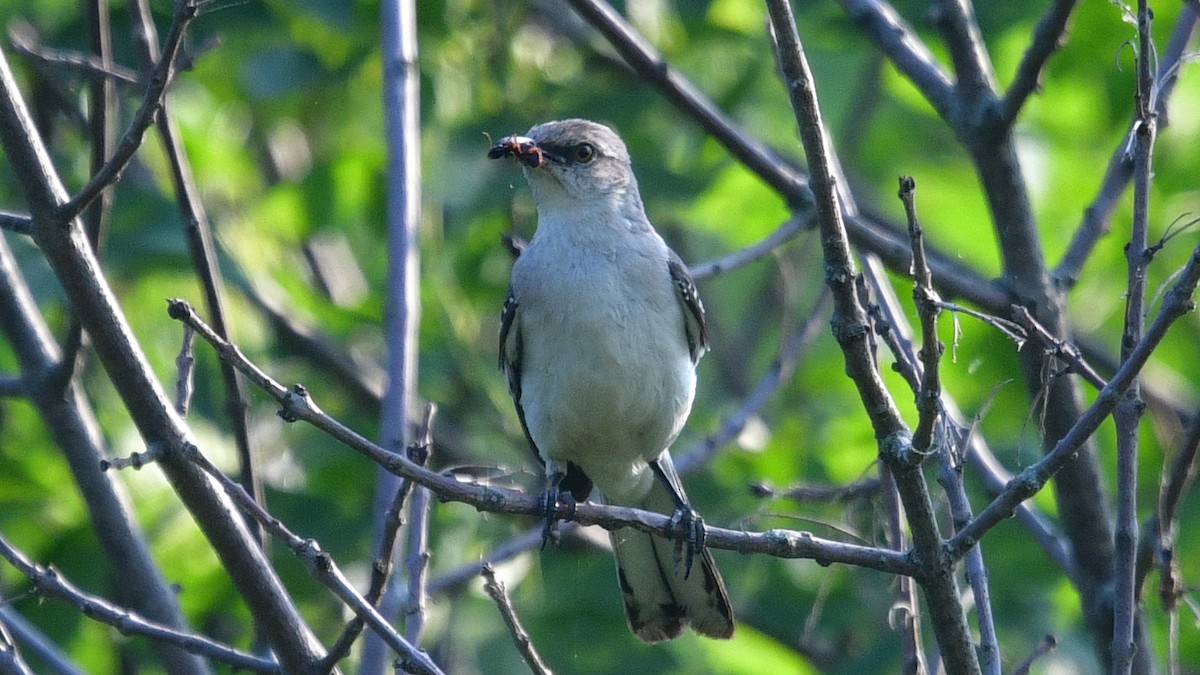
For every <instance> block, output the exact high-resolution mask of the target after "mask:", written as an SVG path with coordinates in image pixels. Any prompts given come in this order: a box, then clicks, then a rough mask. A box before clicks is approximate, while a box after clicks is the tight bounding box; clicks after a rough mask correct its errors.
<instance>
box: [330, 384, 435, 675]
mask: <svg viewBox="0 0 1200 675" xmlns="http://www.w3.org/2000/svg"><path fill="white" fill-rule="evenodd" d="M436 411H437V407H436V406H434V404H432V403H427V404H426V405H425V418H424V420H423V421H422V423H421V430H420V432H418V434H417V437H416V440H414V441H413V444H412V445H410V446H409V447H408V448H407V450H406V454H407V456H408V458H409V459H410V460H412V461H413V462H414V463H416V464H417V465H419V466H425V463H426V461H427V460H428V459H429V449H430V448H431V447H432V444H433V416H434V414H435V413H436ZM412 488H413V482H412V481H410V480H408V479H402V480H400V482H399V485H398V486H397V488H396V494H395V495H394V496H393V498H392V503H391V506H390V507H389V508H388V510H387V513H386V514H385V516H384V519H383V531H382V533H381V536H380V538H379V542H380V543H379V546H378V549H377V551H376V555H375V562H374V564H372V565H371V584H370V587H369V588H368V589H367V593H366V595H365V596H363V597H364V598H365V599H366V601H367V602H368V603H369V604H370V605H372V606H373V607H378V606H379V602H380V599H381V598H383V594H384V591H386V590H387V588H388V583H389V581H390V580H391V576H392V567H393V565H392V561H393V559H394V556H395V553H396V541H397V536H398V534H399V532H400V528H401V527H402V526H403V525H404V507H405V506H406V505H407V502H408V496H409V494H411V493H412ZM364 627H365V623H364V622H363V620H362V618H360V617H358V616H355V617H354V618H353V619H351V620H350V623H348V624H346V628H345V629H344V630H343V631H342V634H341V636H340V637H338V640H337V642H336V643H334V646H333V647H331V648H330V650H329V654H328V656H326V657H325V660H324V661H323V662H322V664H321V666H320V667H318V668H317V672H322V673H324V672H329V671H330V670H332V669H333V668H334V667H335V666H336V665H337V663H338V662H339V661H341V660H342V659H344V658H346V656H347V655H348V654H349V653H350V648H351V647H352V646H353V645H354V641H355V640H357V639H358V636H359V635H360V634H361V633H362V631H363V628H364ZM413 643H414V644H416V641H413Z"/></svg>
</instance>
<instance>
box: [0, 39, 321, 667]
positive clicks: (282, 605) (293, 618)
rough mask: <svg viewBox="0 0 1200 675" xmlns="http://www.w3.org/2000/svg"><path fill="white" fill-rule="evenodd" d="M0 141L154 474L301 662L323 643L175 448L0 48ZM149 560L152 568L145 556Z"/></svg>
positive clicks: (173, 427)
mask: <svg viewBox="0 0 1200 675" xmlns="http://www.w3.org/2000/svg"><path fill="white" fill-rule="evenodd" d="M0 144H3V147H4V152H5V155H6V156H7V158H8V160H9V162H11V163H12V165H13V167H14V169H15V170H14V171H13V174H14V175H15V176H16V178H17V182H18V183H19V184H20V187H21V189H22V191H23V193H24V196H25V199H26V202H27V203H28V205H29V208H30V212H31V214H32V215H33V219H34V229H33V239H34V241H35V243H36V244H37V245H38V247H39V248H40V249H41V251H42V253H43V254H44V256H45V259H46V262H47V263H48V265H49V267H50V268H51V269H52V270H53V272H54V275H55V277H56V278H57V279H58V281H59V282H60V283H61V284H62V287H63V290H64V295H65V297H66V298H68V299H69V300H70V303H71V307H72V311H73V312H74V313H75V314H76V316H78V317H79V319H80V321H81V323H82V324H83V326H84V328H85V330H86V331H87V333H88V335H89V336H90V338H91V341H92V346H93V349H94V351H95V353H96V355H97V356H98V357H99V360H100V362H101V364H102V365H103V366H104V369H105V371H106V372H107V374H108V376H109V379H110V380H111V381H112V383H113V386H114V389H115V391H116V393H117V394H118V395H119V396H120V398H121V401H122V403H123V404H124V406H125V409H126V410H127V411H128V412H129V415H130V418H131V419H132V420H133V422H134V424H135V425H136V426H137V429H138V431H139V432H140V434H141V436H142V438H143V439H145V442H146V444H147V446H149V447H152V448H153V447H156V446H157V447H160V448H162V449H163V452H164V455H163V457H162V459H161V461H160V466H162V467H163V469H164V474H165V475H166V477H167V479H168V481H169V482H170V483H171V486H172V488H173V489H174V490H175V491H176V494H178V495H179V497H180V499H181V500H182V502H183V503H184V504H185V505H186V506H187V508H188V511H189V513H190V514H191V515H192V516H193V517H194V518H195V519H196V521H197V522H198V523H200V524H201V528H202V529H203V531H204V533H205V535H206V536H207V537H208V539H209V541H210V542H211V543H212V544H213V548H214V550H215V551H216V553H217V555H218V556H219V557H220V558H221V560H222V563H223V564H224V567H225V569H226V570H227V571H228V572H229V575H230V578H231V579H232V581H233V582H234V584H235V585H236V586H237V588H238V591H239V592H240V594H241V597H242V598H243V599H245V601H246V607H247V608H248V609H249V611H250V612H251V613H252V614H253V616H254V618H255V622H256V625H260V626H263V627H264V628H265V630H266V632H267V633H268V635H269V637H270V643H271V647H272V649H273V650H274V652H275V655H276V656H277V657H278V658H279V661H280V663H281V664H282V665H283V666H284V667H285V668H286V669H288V670H290V671H292V672H302V671H305V670H307V669H308V668H309V667H310V666H311V664H312V663H314V662H315V661H317V660H318V659H319V658H320V653H321V652H322V651H323V650H322V649H321V647H320V645H319V643H318V642H317V640H316V637H315V636H314V635H313V634H312V631H311V629H309V628H308V626H307V625H306V624H305V622H304V620H303V618H302V617H301V616H300V614H299V612H298V610H297V609H296V607H295V604H294V603H292V601H291V599H290V598H289V597H288V595H287V592H286V591H285V590H284V588H283V585H282V583H281V582H280V580H279V578H278V576H277V575H276V574H275V572H274V570H272V569H271V567H270V565H269V564H268V563H267V561H266V558H265V557H264V556H263V555H262V553H261V551H258V549H257V548H256V547H254V546H251V545H249V544H250V539H249V537H248V536H247V532H246V529H245V528H244V527H243V526H242V525H241V524H240V523H234V522H233V521H232V519H230V518H229V512H230V510H231V508H232V505H231V504H230V502H229V500H228V498H227V497H226V496H225V495H224V494H222V493H221V492H220V491H218V490H216V489H215V488H214V486H213V484H212V481H210V480H209V479H208V478H207V477H206V476H204V475H203V473H202V472H201V471H200V470H199V469H197V468H196V467H195V466H193V465H191V464H190V463H189V462H187V461H186V460H185V459H183V457H182V456H181V455H180V451H181V450H182V448H183V446H184V444H185V443H188V442H190V439H191V438H192V433H191V431H190V429H188V428H187V426H186V425H185V424H184V423H183V422H182V420H181V419H180V418H179V416H178V415H176V414H175V411H174V406H173V404H171V403H170V401H169V400H168V398H167V396H166V394H165V392H164V391H163V388H162V385H161V383H160V382H159V381H158V379H157V378H156V377H155V375H154V373H153V372H152V370H151V368H150V365H149V362H148V360H147V358H146V355H145V353H144V352H143V351H142V349H141V346H140V345H139V344H138V342H137V340H136V338H135V337H134V336H133V334H132V331H131V330H130V328H129V322H128V319H127V318H126V317H125V314H124V312H123V311H122V310H121V308H120V307H119V306H118V305H117V302H116V300H115V297H114V294H113V292H112V289H111V288H110V287H109V285H108V283H107V281H106V280H105V278H104V276H103V275H102V274H101V273H100V269H101V266H100V264H99V262H98V261H97V259H96V257H95V254H94V252H93V251H92V250H91V247H90V246H89V245H88V244H87V242H86V239H85V238H84V237H83V236H82V234H81V233H80V231H79V228H78V225H77V224H75V223H74V222H72V223H70V224H64V223H62V222H60V220H59V218H58V215H57V214H58V208H59V206H60V205H61V204H64V203H66V201H67V193H66V189H65V188H64V187H63V184H62V180H61V178H60V177H59V175H58V172H57V170H56V169H55V167H54V164H53V162H52V161H51V158H50V155H49V152H48V151H47V149H46V145H45V142H44V141H43V139H42V137H41V135H40V133H39V132H38V131H37V128H36V125H35V124H34V122H33V119H32V117H31V115H30V114H29V108H28V106H27V105H26V103H25V100H24V98H23V96H22V95H21V93H20V91H19V89H18V87H17V84H16V79H15V78H14V76H13V73H12V70H11V68H10V67H9V63H8V60H7V58H6V57H5V55H4V52H3V50H0ZM0 286H3V284H0ZM5 324H6V326H7V322H5ZM91 466H92V467H94V466H96V464H94V463H93V464H91ZM92 473H96V472H95V471H94V470H93V471H92ZM93 517H95V516H94V515H93ZM118 559H120V558H118ZM150 567H151V568H152V569H154V568H153V565H152V564H151V565H150ZM158 575H159V573H158V572H156V571H149V572H147V573H143V574H141V575H139V576H138V577H136V578H139V579H143V580H145V579H151V578H154V577H157V576H158ZM167 602H171V601H170V600H168V601H167ZM147 613H148V612H147Z"/></svg>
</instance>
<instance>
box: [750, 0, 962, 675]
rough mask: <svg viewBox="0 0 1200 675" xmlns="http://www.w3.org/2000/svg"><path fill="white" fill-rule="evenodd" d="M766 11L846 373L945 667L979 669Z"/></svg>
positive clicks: (788, 31)
mask: <svg viewBox="0 0 1200 675" xmlns="http://www.w3.org/2000/svg"><path fill="white" fill-rule="evenodd" d="M767 8H768V11H769V14H770V17H771V25H772V27H773V29H774V31H775V36H776V52H777V56H778V59H779V65H780V68H781V70H782V72H783V76H784V79H785V83H786V85H787V89H788V94H789V96H790V98H791V102H792V108H793V109H794V111H795V114H796V123H797V126H798V127H799V131H800V137H801V140H802V141H803V144H804V152H805V156H806V157H807V158H808V163H809V168H810V171H811V186H812V190H813V195H814V197H815V199H816V203H817V214H818V218H817V220H818V224H819V226H820V231H821V244H822V248H823V251H824V255H825V270H826V271H825V282H826V283H827V284H828V285H829V288H830V290H831V291H832V293H833V297H834V314H833V320H832V321H831V324H832V326H833V332H834V337H835V339H836V340H837V342H838V345H839V346H840V347H841V348H842V353H843V356H844V359H845V364H846V374H847V375H848V376H850V378H851V379H852V380H853V381H854V384H855V386H856V388H857V389H858V394H859V397H860V399H861V400H862V402H863V406H864V408H865V410H866V412H867V415H868V417H869V418H870V420H871V424H872V426H873V427H874V430H875V438H876V441H877V442H878V444H879V456H880V459H882V460H883V461H884V462H885V463H887V464H888V466H889V469H891V471H892V473H893V475H894V477H895V479H896V483H897V487H898V488H899V491H900V498H901V500H902V502H903V504H904V509H905V511H906V512H907V513H908V521H909V525H910V527H911V528H912V534H913V542H914V545H915V549H916V557H917V561H918V564H919V565H920V568H921V573H920V574H919V581H920V582H921V584H922V586H923V587H924V590H925V593H926V596H927V600H928V603H929V607H930V619H931V623H932V626H933V631H934V634H935V636H936V637H937V641H938V646H939V647H940V648H941V654H942V657H943V659H944V661H945V664H946V668H947V671H948V672H952V673H956V674H957V673H965V674H968V675H970V674H978V673H979V672H980V669H979V661H978V658H977V657H976V655H975V649H974V645H972V644H971V635H970V629H969V628H968V626H967V618H966V614H965V611H964V609H963V605H962V600H961V598H960V597H959V592H958V582H957V580H956V579H955V576H954V565H953V563H952V562H950V561H949V560H948V559H947V558H946V557H945V556H944V555H943V549H942V540H941V534H940V533H939V531H938V524H937V520H936V518H935V517H934V513H933V503H932V501H931V499H930V496H929V489H928V486H927V485H926V483H925V477H924V475H923V474H922V473H921V471H920V459H921V457H920V456H919V455H916V453H914V452H913V451H912V443H911V432H910V431H909V430H908V428H907V427H906V425H905V424H904V422H903V420H902V419H901V418H900V413H899V411H898V410H897V408H896V404H895V401H893V400H892V398H891V396H890V395H889V394H888V392H887V389H886V388H885V387H884V385H883V381H882V379H881V377H880V374H879V372H878V369H877V368H876V367H875V363H874V361H873V359H872V356H871V349H870V345H869V344H868V343H867V339H866V338H867V331H868V328H867V322H866V313H865V311H864V310H863V308H862V305H861V304H859V302H858V296H857V294H856V292H855V278H856V276H857V274H856V272H855V268H854V262H853V260H852V258H851V257H850V244H849V241H848V239H847V237H846V228H845V225H844V223H843V221H842V214H841V209H840V207H839V204H838V197H837V188H836V185H835V181H834V180H833V177H832V174H831V170H832V162H831V161H830V152H829V148H828V147H827V138H826V136H827V135H826V134H825V133H824V122H823V121H822V119H821V112H820V108H819V106H818V103H817V95H816V88H815V85H814V83H813V79H812V72H811V70H810V69H809V67H808V60H807V58H806V57H805V55H804V49H803V46H802V45H801V43H800V36H799V35H798V34H797V32H796V23H795V19H794V18H793V16H792V9H791V6H790V5H789V4H788V3H787V0H768V2H767Z"/></svg>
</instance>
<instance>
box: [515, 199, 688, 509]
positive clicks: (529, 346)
mask: <svg viewBox="0 0 1200 675" xmlns="http://www.w3.org/2000/svg"><path fill="white" fill-rule="evenodd" d="M573 225H574V226H575V227H573V228H566V227H557V228H555V227H549V228H548V227H546V223H545V222H543V223H542V224H541V225H540V226H539V232H538V236H536V237H534V240H533V241H532V242H531V244H530V246H529V248H528V249H527V250H526V251H525V252H524V254H522V256H521V258H520V259H519V260H518V262H517V264H516V266H515V267H514V269H513V291H514V293H515V294H516V297H517V302H518V314H517V320H518V321H519V326H518V328H519V330H520V334H521V343H522V354H521V369H522V377H521V387H522V396H521V404H522V406H523V408H524V410H525V420H526V423H527V424H528V426H529V432H530V435H531V436H532V437H533V440H534V442H535V443H536V444H537V446H538V448H539V450H540V451H541V452H542V454H543V455H545V456H547V457H549V458H552V459H556V460H559V461H572V462H574V463H576V464H578V465H579V466H580V467H581V468H583V470H584V472H585V473H587V474H588V476H589V477H591V479H592V481H593V482H594V483H595V484H596V486H597V487H599V488H600V489H601V491H602V492H604V493H605V494H606V495H607V496H609V497H610V498H613V499H618V500H620V499H621V497H622V495H630V496H633V495H634V494H635V493H637V492H641V491H642V490H644V489H645V487H646V481H645V475H644V474H645V473H646V472H645V469H646V464H645V463H646V462H647V461H648V460H651V459H654V458H656V457H657V456H658V455H659V454H660V453H661V452H662V451H663V450H665V449H666V448H667V447H668V446H669V445H670V444H671V442H672V441H673V440H674V439H675V437H676V436H677V435H678V434H679V431H680V429H681V428H682V426H683V423H684V421H685V420H686V419H687V415H688V412H689V411H690V410H691V405H692V398H693V396H694V394H695V386H696V376H695V369H694V366H693V364H692V362H691V359H690V357H689V355H688V349H687V342H686V339H685V334H684V324H683V321H684V319H683V313H682V309H681V307H680V305H679V301H678V300H677V298H676V297H675V290H674V287H673V285H672V283H671V279H670V274H669V272H668V269H667V256H668V253H667V247H666V244H665V243H664V242H663V241H662V239H661V238H660V237H659V236H658V235H657V234H656V233H655V232H654V231H653V230H646V231H642V232H638V233H636V234H634V233H626V235H628V236H621V237H613V236H603V234H604V233H603V232H600V233H599V234H600V235H601V236H596V234H597V233H596V232H595V231H594V230H593V229H589V228H586V227H580V226H579V224H578V223H574V224H573Z"/></svg>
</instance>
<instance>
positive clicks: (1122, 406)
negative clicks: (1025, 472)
mask: <svg viewBox="0 0 1200 675" xmlns="http://www.w3.org/2000/svg"><path fill="white" fill-rule="evenodd" d="M1150 20H1151V13H1150V8H1149V4H1148V2H1147V0H1138V21H1137V23H1138V69H1137V94H1136V98H1135V104H1136V111H1137V122H1136V124H1135V129H1134V139H1135V146H1134V159H1133V230H1132V233H1131V235H1130V240H1129V245H1128V246H1127V247H1126V248H1125V256H1126V260H1127V262H1128V267H1129V273H1128V291H1127V292H1126V295H1125V331H1124V333H1123V334H1122V336H1121V359H1122V360H1124V359H1127V358H1129V355H1130V352H1132V351H1133V348H1134V346H1136V345H1137V343H1138V341H1139V340H1141V338H1142V333H1143V332H1144V330H1145V324H1146V310H1145V306H1144V304H1145V295H1146V267H1147V265H1148V263H1149V259H1150V256H1149V255H1147V250H1146V248H1147V246H1148V235H1147V230H1148V229H1149V220H1150V173H1151V165H1152V162H1153V153H1154V138H1155V134H1156V132H1157V113H1156V112H1155V101H1154V98H1153V94H1152V87H1153V85H1154V72H1153V70H1151V68H1152V66H1153V63H1154V52H1153V50H1154V45H1153V43H1152V42H1151V36H1150ZM1144 409H1145V402H1144V400H1143V399H1142V395H1141V384H1140V378H1134V380H1133V382H1132V383H1131V384H1130V385H1129V388H1128V389H1127V390H1126V391H1125V393H1124V395H1122V397H1121V401H1120V403H1118V404H1117V407H1116V410H1114V411H1113V421H1114V422H1115V423H1116V427H1117V526H1116V560H1115V565H1114V568H1113V574H1114V577H1115V578H1114V582H1115V584H1114V585H1115V599H1114V609H1113V611H1114V616H1113V641H1112V672H1113V674H1114V675H1125V674H1126V673H1130V672H1132V668H1133V665H1134V663H1133V658H1134V652H1135V650H1136V649H1137V645H1136V644H1135V643H1134V629H1135V625H1136V623H1137V614H1138V611H1137V606H1138V603H1137V601H1136V590H1135V588H1134V577H1135V574H1136V567H1137V565H1136V560H1137V541H1138V522H1137V463H1138V429H1139V428H1140V421H1141V417H1142V412H1143V410H1144Z"/></svg>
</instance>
